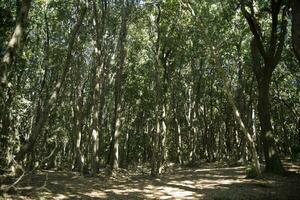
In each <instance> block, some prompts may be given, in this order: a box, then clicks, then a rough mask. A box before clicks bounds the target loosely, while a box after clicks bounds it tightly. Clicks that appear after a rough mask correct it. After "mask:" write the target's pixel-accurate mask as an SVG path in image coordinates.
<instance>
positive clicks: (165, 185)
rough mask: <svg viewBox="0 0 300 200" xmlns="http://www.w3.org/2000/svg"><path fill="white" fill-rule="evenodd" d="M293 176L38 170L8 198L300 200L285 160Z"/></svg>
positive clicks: (236, 171) (207, 168)
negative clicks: (92, 173) (93, 173)
mask: <svg viewBox="0 0 300 200" xmlns="http://www.w3.org/2000/svg"><path fill="white" fill-rule="evenodd" d="M285 167H286V168H287V169H289V171H294V172H295V174H294V175H292V176H275V175H264V176H263V177H262V178H260V179H246V178H245V168H244V167H242V166H239V167H228V166H226V165H225V164H221V163H208V164H201V165H200V167H197V168H187V167H171V168H169V169H168V171H167V172H166V173H164V174H163V175H162V176H160V177H159V178H151V177H150V175H149V173H148V171H147V172H146V171H144V169H142V168H138V169H137V170H135V171H133V170H121V171H120V173H119V174H118V175H117V176H108V175H105V173H104V172H103V173H101V174H99V176H98V177H84V176H80V175H79V174H78V173H74V172H67V171H38V172H36V173H35V174H32V175H30V176H26V177H25V178H24V179H23V180H22V181H21V182H20V183H19V184H18V185H17V186H16V189H14V190H13V191H11V192H10V193H9V194H2V197H1V196H0V199H1V198H4V199H16V200H18V199H20V200H23V199H215V200H221V199H223V200H229V199H265V200H267V199H295V200H299V199H300V163H297V164H295V163H293V164H292V163H291V162H285Z"/></svg>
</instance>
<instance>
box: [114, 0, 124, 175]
mask: <svg viewBox="0 0 300 200" xmlns="http://www.w3.org/2000/svg"><path fill="white" fill-rule="evenodd" d="M127 4H128V2H127V0H123V1H122V8H121V28H120V33H119V41H118V57H117V59H118V60H117V72H116V77H115V108H114V129H113V130H114V131H113V135H112V142H113V149H112V151H111V153H112V156H111V161H110V162H111V163H110V165H111V170H112V171H113V170H115V169H118V168H119V139H120V135H121V133H120V128H121V104H122V95H123V94H122V85H123V78H124V75H123V71H124V67H125V58H126V49H125V43H126V37H127V18H128V7H127Z"/></svg>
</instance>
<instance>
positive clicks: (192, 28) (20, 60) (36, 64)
mask: <svg viewBox="0 0 300 200" xmlns="http://www.w3.org/2000/svg"><path fill="white" fill-rule="evenodd" d="M299 49H300V1H297V0H269V1H259V0H226V1H218V0H74V1H67V0H11V1H4V0H3V1H2V0H1V1H0V59H1V63H0V80H1V85H0V92H1V96H0V174H2V175H3V176H5V175H7V174H10V175H12V176H14V177H20V176H22V174H23V175H26V174H27V173H29V172H32V171H37V170H50V169H55V170H57V171H61V170H67V171H71V170H72V171H76V172H79V173H80V174H82V175H84V174H89V175H91V176H97V174H99V173H100V172H102V171H103V170H104V169H105V170H108V171H109V174H118V173H119V171H120V168H121V169H122V168H123V169H128V168H130V167H135V166H139V165H144V166H146V169H147V170H146V173H149V174H150V175H152V176H155V177H156V176H159V175H161V174H163V173H164V172H166V171H167V169H168V167H169V166H170V163H174V164H175V165H176V166H180V165H181V166H189V167H195V166H196V167H199V166H201V163H203V162H208V163H211V162H224V163H227V164H228V165H236V164H238V165H243V166H246V169H247V170H246V172H244V173H245V174H246V175H247V176H248V177H252V178H254V177H261V176H262V173H263V172H270V173H274V174H286V173H287V171H288V169H287V168H285V167H284V164H283V160H284V159H286V158H291V160H292V161H297V159H299V153H300V50H299ZM0 184H1V180H0Z"/></svg>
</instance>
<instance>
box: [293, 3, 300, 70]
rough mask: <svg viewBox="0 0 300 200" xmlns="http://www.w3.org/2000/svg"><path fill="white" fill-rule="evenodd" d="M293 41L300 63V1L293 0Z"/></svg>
mask: <svg viewBox="0 0 300 200" xmlns="http://www.w3.org/2000/svg"><path fill="white" fill-rule="evenodd" d="M292 43H293V48H294V52H295V55H296V57H297V59H298V61H299V64H300V1H299V0H292Z"/></svg>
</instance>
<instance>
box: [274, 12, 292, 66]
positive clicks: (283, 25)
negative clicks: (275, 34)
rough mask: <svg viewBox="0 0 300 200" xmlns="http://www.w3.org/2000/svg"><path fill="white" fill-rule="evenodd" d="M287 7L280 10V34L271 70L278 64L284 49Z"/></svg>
mask: <svg viewBox="0 0 300 200" xmlns="http://www.w3.org/2000/svg"><path fill="white" fill-rule="evenodd" d="M288 8H289V7H288V6H286V7H285V8H283V10H282V19H281V28H280V30H281V32H280V36H279V41H278V42H279V43H278V46H277V49H276V52H275V56H274V63H273V66H272V67H273V68H272V70H274V69H275V66H276V65H277V64H278V62H279V60H280V57H281V54H282V51H283V47H284V40H285V35H286V33H287V23H288V22H287V19H286V13H287V10H288Z"/></svg>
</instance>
